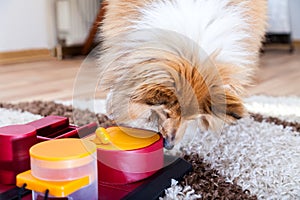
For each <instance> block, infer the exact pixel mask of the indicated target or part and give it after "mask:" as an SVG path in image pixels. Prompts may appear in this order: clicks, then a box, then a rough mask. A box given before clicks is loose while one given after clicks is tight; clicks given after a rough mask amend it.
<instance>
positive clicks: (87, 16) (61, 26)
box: [55, 0, 101, 46]
mask: <svg viewBox="0 0 300 200" xmlns="http://www.w3.org/2000/svg"><path fill="white" fill-rule="evenodd" d="M100 2H101V1H99V0H56V4H55V7H56V30H57V37H58V40H59V43H61V44H63V45H64V46H72V45H80V44H83V43H84V41H85V39H86V37H87V35H88V33H89V31H90V28H91V26H92V25H93V23H94V20H95V18H96V15H97V13H98V11H99V8H100Z"/></svg>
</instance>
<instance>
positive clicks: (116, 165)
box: [97, 136, 164, 185]
mask: <svg viewBox="0 0 300 200" xmlns="http://www.w3.org/2000/svg"><path fill="white" fill-rule="evenodd" d="M97 157H98V181H99V182H101V183H104V184H110V185H120V184H128V183H132V182H136V181H140V180H142V179H145V178H147V177H149V176H151V175H153V174H154V173H155V172H156V171H158V170H159V169H161V168H162V167H163V164H164V153H163V139H162V137H161V136H160V139H159V140H158V141H156V142H155V143H153V144H151V145H149V146H147V147H143V148H140V149H134V150H126V151H124V150H105V149H100V148H98V149H97Z"/></svg>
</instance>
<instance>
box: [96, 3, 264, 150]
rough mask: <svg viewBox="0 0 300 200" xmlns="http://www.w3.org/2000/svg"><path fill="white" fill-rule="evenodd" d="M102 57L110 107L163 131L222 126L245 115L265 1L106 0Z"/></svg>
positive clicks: (175, 135) (175, 137)
mask: <svg viewBox="0 0 300 200" xmlns="http://www.w3.org/2000/svg"><path fill="white" fill-rule="evenodd" d="M104 3H105V5H106V7H105V9H106V12H105V16H104V19H103V21H102V25H101V31H100V38H101V40H102V47H101V53H100V57H99V61H98V65H99V69H100V78H101V82H100V87H102V88H104V89H105V90H107V91H108V95H107V112H108V114H109V116H110V117H111V118H113V119H114V120H115V121H116V122H117V123H119V124H122V125H127V126H131V127H137V128H145V129H151V130H155V131H159V132H160V133H161V134H162V136H163V137H164V141H165V143H164V145H165V148H167V149H171V148H172V147H173V146H174V144H175V143H176V142H178V141H179V140H180V139H181V138H182V136H183V134H184V132H185V129H186V127H187V126H186V124H187V122H188V121H190V120H195V121H197V123H198V126H199V127H203V128H205V129H212V130H216V129H218V127H220V124H222V122H226V123H233V122H235V121H236V120H237V119H240V118H241V117H243V116H245V114H246V113H247V112H246V109H245V108H244V106H243V98H244V96H245V95H246V90H247V89H246V88H247V87H246V86H248V85H250V84H252V77H253V75H254V74H255V71H256V68H257V63H258V59H259V56H258V55H259V50H260V47H261V42H262V40H263V37H264V34H265V28H266V1H265V0H109V1H108V0H107V1H105V2H104Z"/></svg>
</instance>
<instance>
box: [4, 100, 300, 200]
mask: <svg viewBox="0 0 300 200" xmlns="http://www.w3.org/2000/svg"><path fill="white" fill-rule="evenodd" d="M67 103H68V102H66V104H67ZM69 103H70V102H69ZM246 106H247V108H248V109H249V111H250V112H252V113H259V114H262V115H263V116H265V117H268V116H272V117H277V118H279V119H281V120H283V121H293V122H300V98H298V97H267V96H253V97H251V98H248V99H247V100H246ZM98 111H99V110H98ZM99 112H101V110H100V111H99ZM0 113H1V114H0V126H5V125H9V124H19V123H26V122H29V121H33V120H36V119H39V118H41V116H39V115H33V114H31V113H28V112H20V111H16V110H14V111H12V110H8V109H3V108H0ZM195 133H197V134H195ZM182 151H184V152H187V153H188V154H191V153H196V154H199V155H200V156H201V157H203V158H204V161H205V162H207V163H210V164H211V167H212V168H214V169H216V170H217V171H218V172H219V173H220V174H221V175H223V176H224V177H226V181H227V182H235V183H237V184H238V185H240V186H242V188H243V189H244V190H249V191H250V192H251V194H253V195H256V196H257V198H258V199H272V200H273V199H300V133H299V132H294V131H293V129H292V128H291V127H286V128H284V127H283V126H282V125H275V124H273V123H267V122H264V121H263V122H258V121H255V120H254V119H253V118H251V117H246V118H244V119H241V120H239V121H238V122H237V123H236V124H234V125H230V126H228V125H226V126H224V128H223V130H222V133H221V134H220V135H217V134H212V133H209V132H201V131H200V130H197V131H196V132H195V130H190V131H189V133H188V134H187V135H186V136H185V138H184V140H183V141H182V142H181V143H180V144H179V145H177V147H176V148H175V149H174V150H172V151H171V152H167V153H170V154H180V153H181V152H182ZM199 198H201V194H199V193H198V194H197V193H196V192H195V191H194V189H193V188H192V187H191V186H185V187H182V186H181V185H179V184H178V183H177V182H176V181H174V180H173V181H172V187H170V188H169V189H167V190H166V195H165V197H163V199H199Z"/></svg>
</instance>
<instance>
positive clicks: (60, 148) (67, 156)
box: [29, 138, 96, 161]
mask: <svg viewBox="0 0 300 200" xmlns="http://www.w3.org/2000/svg"><path fill="white" fill-rule="evenodd" d="M95 151H96V145H95V144H94V143H93V142H90V141H87V140H81V139H77V138H65V139H57V140H49V141H45V142H41V143H38V144H36V145H34V146H32V147H31V148H30V150H29V152H30V156H31V157H33V158H36V159H39V160H45V161H64V160H73V159H79V158H84V157H87V156H90V155H91V154H93V153H94V152H95Z"/></svg>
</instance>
